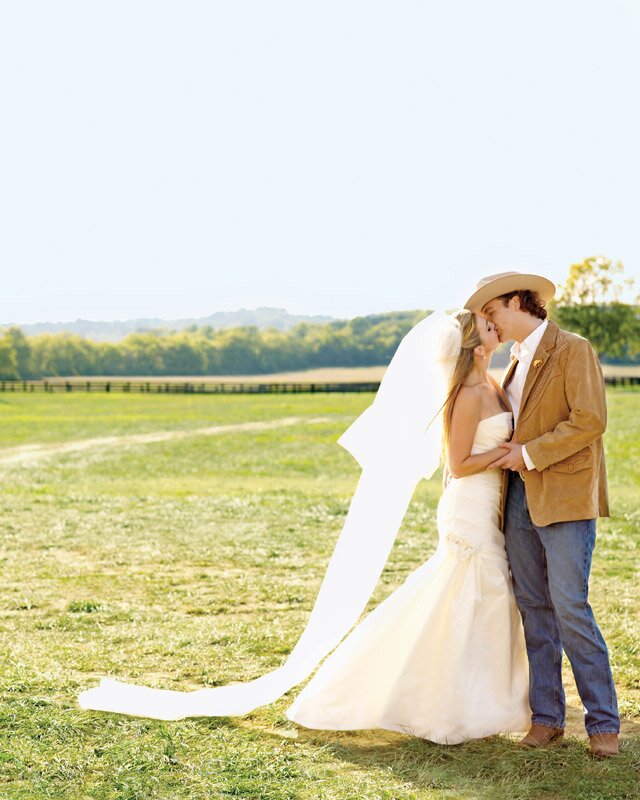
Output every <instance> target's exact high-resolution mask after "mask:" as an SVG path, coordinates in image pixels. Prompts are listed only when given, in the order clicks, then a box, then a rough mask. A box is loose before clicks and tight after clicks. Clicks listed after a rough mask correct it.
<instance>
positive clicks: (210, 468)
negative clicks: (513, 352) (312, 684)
mask: <svg viewBox="0 0 640 800" xmlns="http://www.w3.org/2000/svg"><path fill="white" fill-rule="evenodd" d="M608 397H609V408H610V425H609V430H608V432H607V435H606V446H607V454H608V465H609V473H610V488H611V496H612V506H613V516H612V518H611V519H608V520H603V521H601V522H600V524H599V529H598V530H599V532H598V545H597V548H596V554H595V558H594V566H593V573H592V582H591V587H592V588H591V593H592V594H591V599H592V604H593V606H594V609H595V611H596V615H597V618H598V619H599V622H600V625H601V627H602V629H603V632H604V634H605V637H606V639H607V641H608V644H609V647H610V650H611V657H612V664H613V670H614V676H615V680H616V685H617V687H618V692H619V700H620V707H621V711H622V713H623V715H624V722H623V726H624V739H623V743H622V752H621V755H620V757H619V758H618V759H616V760H611V761H609V762H605V763H600V762H595V761H593V760H592V759H590V758H589V757H588V755H587V750H588V747H587V744H586V736H585V734H584V730H583V727H582V721H581V717H582V712H581V710H580V707H579V703H578V700H577V697H576V694H575V690H574V689H573V682H572V680H571V675H570V672H569V671H566V686H567V689H568V693H569V699H570V702H571V713H570V719H569V732H570V733H571V735H570V736H568V737H567V739H566V740H565V742H564V744H562V745H560V746H557V747H554V748H551V749H549V750H546V751H536V752H525V751H519V750H517V749H516V748H515V747H514V744H513V741H512V740H510V739H508V738H502V737H497V738H495V739H492V740H490V741H482V742H471V743H466V744H463V745H459V746H455V747H445V746H439V745H435V744H432V743H429V742H425V741H422V740H418V739H414V738H412V737H409V736H403V735H400V734H392V733H388V732H384V731H363V732H355V733H334V732H318V731H309V730H305V729H303V728H298V727H297V726H295V725H294V724H293V723H291V722H289V721H288V720H287V719H286V717H285V716H284V711H285V709H286V708H287V706H288V704H289V703H290V702H291V698H292V696H293V695H294V694H295V691H296V690H293V691H292V692H290V693H289V695H288V696H285V697H284V698H281V699H280V700H279V701H278V702H276V703H274V704H273V705H272V706H269V707H265V708H261V709H258V710H257V711H255V712H254V713H252V714H249V715H246V716H245V717H241V718H219V719H194V720H186V721H182V722H175V723H165V722H157V721H152V720H144V719H135V718H127V717H118V716H115V715H105V714H98V713H91V712H84V711H82V710H81V709H79V708H78V706H77V703H76V699H75V698H76V695H77V693H78V692H79V691H80V690H82V689H84V688H87V687H89V686H93V685H95V684H96V682H97V680H98V678H99V677H100V676H102V675H103V674H106V673H111V674H114V675H117V676H119V677H122V678H125V679H138V680H140V681H141V682H145V683H149V684H152V685H156V686H162V687H166V688H180V689H190V688H197V687H201V686H204V685H209V686H213V685H217V684H223V683H228V682H232V681H235V680H247V679H250V678H254V677H257V676H258V675H260V674H262V673H263V672H265V671H267V670H270V669H273V668H274V667H276V666H278V665H279V664H280V663H282V661H283V660H284V658H285V657H286V654H287V653H288V652H289V651H290V650H291V648H292V647H293V645H294V644H295V642H296V640H297V637H298V635H299V634H300V632H301V631H302V629H303V627H304V625H305V621H306V619H307V616H308V614H309V611H310V609H311V606H312V604H313V601H314V598H315V595H316V592H317V589H318V587H319V584H320V581H321V578H322V576H323V574H324V569H325V566H326V563H327V561H328V559H329V557H330V554H331V552H332V548H333V544H334V542H335V540H336V537H337V535H338V534H339V532H340V530H341V527H342V523H343V520H344V515H345V513H346V511H347V508H348V503H349V500H350V498H351V494H352V492H353V489H354V487H355V484H356V481H357V477H358V472H359V471H358V467H357V465H356V464H355V462H354V461H353V460H352V458H351V457H350V456H349V455H348V454H347V453H346V452H345V451H343V450H342V448H340V447H339V446H338V445H337V444H336V443H335V442H336V439H337V437H338V436H339V434H340V433H341V432H342V431H343V430H344V429H345V428H346V427H347V425H348V423H349V422H350V420H352V419H353V418H354V417H355V416H356V415H357V414H358V413H359V412H360V411H361V410H363V409H364V408H365V407H366V406H367V405H368V404H369V402H370V401H371V399H372V396H371V395H349V394H345V395H343V394H340V395H322V396H318V395H315V396H300V395H296V396H286V395H280V396H258V397H255V396H238V397H233V396H171V395H163V396H154V395H151V396H144V395H142V396H133V395H111V396H105V395H69V396H40V395H21V394H16V395H12V396H7V395H4V396H0V409H1V413H0V434H1V437H2V438H1V442H2V448H4V449H0V463H2V456H3V453H4V454H5V455H6V453H8V452H10V453H15V452H18V451H20V452H25V453H27V452H31V453H33V458H31V459H30V460H26V461H24V462H17V463H8V462H7V463H4V464H3V466H2V473H1V475H2V477H1V479H0V480H1V481H2V486H1V491H2V502H3V511H4V515H3V532H2V540H1V544H0V569H1V570H2V580H1V582H0V635H1V637H2V641H1V645H2V646H1V651H0V652H1V654H2V655H1V656H0V658H1V662H0V692H1V705H0V798H1V800H5V798H6V799H9V798H10V799H11V800H14V798H20V799H21V800H22V799H24V800H36V799H37V798H65V800H66V798H74V799H75V798H78V800H79V799H80V798H94V799H98V798H100V800H102V799H103V798H104V799H105V800H106V799H107V798H118V800H143V799H144V800H150V799H151V798H185V799H186V798H190V799H193V800H200V798H203V799H204V798H231V797H243V798H262V799H264V800H285V799H287V798H291V799H293V798H301V799H304V800H307V799H308V800H311V799H314V800H315V798H323V799H326V800H329V799H331V800H334V799H335V800H338V798H339V799H340V800H347V799H349V800H351V799H353V800H356V798H358V799H361V800H374V799H375V798H380V799H381V800H382V799H384V800H409V799H410V798H433V800H444V799H445V798H447V799H452V798H465V799H466V800H471V798H490V799H491V800H493V798H496V799H497V800H500V799H502V798H504V800H506V799H507V798H509V799H510V800H511V799H513V800H560V799H561V798H562V799H565V798H566V799H569V798H571V800H573V798H576V799H577V798H580V800H622V799H623V798H637V797H638V794H639V790H638V786H639V785H640V655H639V649H640V625H639V621H638V620H639V616H640V614H639V612H640V587H639V585H638V523H639V522H640V511H638V489H639V488H640V394H639V393H638V392H622V391H620V390H618V391H611V392H610V393H609V395H608ZM280 418H301V419H300V421H299V422H297V423H296V422H293V423H291V424H289V425H288V426H286V427H272V428H263V429H260V430H243V429H236V430H234V431H229V432H226V433H225V432H222V433H217V434H215V435H208V434H203V433H199V434H198V433H195V431H197V430H200V429H203V428H208V427H211V426H215V425H226V424H238V425H240V424H243V423H248V422H253V421H262V422H269V421H273V420H277V419H280ZM307 418H316V419H320V420H321V421H315V422H312V423H305V419H307ZM322 420H324V421H322ZM156 431H181V432H183V433H184V432H186V431H192V432H194V434H193V435H190V436H183V437H182V438H175V439H167V440H166V441H162V442H154V443H147V444H140V443H132V442H131V440H130V439H127V438H123V439H122V440H116V441H113V440H112V441H110V442H106V443H105V442H102V443H100V441H96V442H95V443H92V444H91V446H90V447H87V448H86V449H84V450H82V451H78V452H73V451H71V452H69V451H67V450H65V449H63V448H60V447H58V445H60V444H63V443H69V442H71V441H73V440H76V439H94V438H95V439H99V438H103V437H131V436H132V435H135V434H149V433H153V432H156ZM34 445H48V447H47V448H45V449H44V450H42V451H36V448H34V447H33V446H34ZM438 494H439V481H438V479H437V478H434V479H433V480H432V481H430V482H422V484H420V486H419V487H418V489H417V491H416V494H415V496H414V499H413V502H412V504H411V506H410V509H409V512H408V514H407V517H406V519H405V522H404V524H403V527H402V530H401V532H400V535H399V537H398V540H397V542H396V545H395V547H394V550H393V552H392V555H391V558H390V560H389V563H388V564H387V567H386V568H385V571H384V573H383V576H382V579H381V581H380V584H379V586H378V588H377V589H376V592H375V595H374V597H373V598H372V601H371V603H370V607H373V605H375V604H376V603H377V602H379V601H380V600H381V599H382V598H383V597H385V596H386V595H387V594H388V593H389V592H390V591H392V590H393V588H394V587H396V586H398V585H399V584H400V583H401V582H402V581H403V580H404V578H405V577H406V575H407V574H408V573H409V571H410V570H412V569H413V568H415V567H416V566H418V565H419V564H420V563H422V562H423V561H424V560H425V559H426V558H428V556H429V555H430V554H431V553H432V552H433V549H434V547H435V543H436V530H435V513H434V512H435V506H436V502H437V498H438Z"/></svg>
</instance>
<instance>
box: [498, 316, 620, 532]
mask: <svg viewBox="0 0 640 800" xmlns="http://www.w3.org/2000/svg"><path fill="white" fill-rule="evenodd" d="M515 366H516V362H515V361H514V362H512V363H511V365H510V366H509V367H508V368H507V371H506V373H505V376H504V378H503V380H502V387H503V388H504V387H506V386H507V384H508V383H509V381H510V379H511V376H512V375H513V372H514V369H515ZM606 425H607V406H606V399H605V392H604V380H603V377H602V369H601V367H600V362H599V361H598V358H597V356H596V354H595V353H594V351H593V348H592V347H591V345H590V344H589V342H588V341H587V339H584V338H583V337H582V336H578V335H577V334H575V333H569V332H568V331H563V330H561V329H560V328H559V327H558V326H557V325H556V324H555V322H551V321H550V322H549V324H548V325H547V329H546V331H545V332H544V334H543V336H542V340H541V341H540V344H539V345H538V349H537V350H536V352H535V355H534V357H533V360H532V362H531V366H530V368H529V372H528V373H527V379H526V381H525V385H524V389H523V391H522V402H521V404H520V416H519V417H518V424H517V426H516V430H515V434H514V438H516V439H517V440H518V441H519V442H520V443H522V444H525V445H526V446H527V453H528V454H529V456H530V457H531V460H532V461H533V464H534V466H535V469H533V470H524V471H523V472H521V473H520V474H521V475H522V477H523V478H524V483H525V493H526V497H527V505H528V507H529V514H530V516H531V520H532V522H533V523H534V524H535V525H539V526H542V525H550V524H551V523H553V522H568V521H570V520H580V519H594V518H595V517H607V516H609V502H608V494H607V475H606V469H605V461H604V449H603V445H602V434H603V433H604V431H605V428H606ZM505 477H506V476H505ZM505 494H506V493H505V492H503V515H504V501H505Z"/></svg>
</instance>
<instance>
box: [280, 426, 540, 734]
mask: <svg viewBox="0 0 640 800" xmlns="http://www.w3.org/2000/svg"><path fill="white" fill-rule="evenodd" d="M510 436H511V414H510V413H509V412H503V413H500V414H496V415H494V416H492V417H488V418H486V419H484V420H482V421H481V422H480V424H479V425H478V429H477V431H476V435H475V439H474V443H473V448H472V451H471V452H472V453H474V454H475V453H481V452H484V451H486V450H490V449H491V448H493V447H495V446H497V445H498V444H500V443H501V442H503V441H505V440H507V439H509V438H510ZM501 483H502V471H501V470H499V469H496V470H490V471H485V472H482V473H479V474H477V475H471V476H469V477H466V478H458V479H451V480H450V482H449V483H448V485H447V487H446V488H445V490H444V492H443V494H442V496H441V498H440V502H439V504H438V514H437V519H438V533H439V542H438V547H437V549H436V551H435V553H434V555H433V556H432V557H431V558H430V559H429V560H428V561H426V562H425V563H424V564H422V566H420V567H418V569H416V570H415V571H414V572H412V573H411V574H410V575H409V577H408V578H407V579H406V581H405V582H404V583H403V584H402V585H401V586H400V587H399V588H398V589H397V590H396V591H394V592H393V593H392V594H391V595H390V596H389V597H387V598H386V599H385V600H384V601H383V602H382V603H380V605H378V606H377V607H376V608H375V609H374V610H373V611H372V612H371V613H370V614H368V615H367V616H366V617H365V618H364V619H363V620H362V621H361V622H360V623H359V624H358V625H357V626H356V627H355V628H354V629H353V630H352V631H351V633H350V634H349V635H348V636H347V637H346V638H345V639H344V640H343V641H342V643H341V644H340V645H339V646H338V647H337V648H336V649H335V650H334V651H333V652H332V653H331V654H330V655H329V656H328V657H327V659H326V660H325V661H324V662H323V664H322V665H321V666H320V668H319V669H318V671H317V672H316V673H315V675H314V676H313V677H312V678H311V680H310V681H309V683H308V684H307V685H306V686H305V688H304V689H303V690H302V691H301V692H300V693H299V694H298V696H297V697H296V699H295V701H294V703H293V705H291V706H290V707H289V709H288V710H287V712H286V714H287V717H288V718H289V719H290V720H293V721H294V722H296V723H298V724H300V725H302V726H304V727H308V728H315V729H322V730H359V729H365V728H385V729H388V730H393V731H401V732H403V733H408V734H412V735H413V736H418V737H421V738H423V739H429V740H431V741H433V742H439V743H442V744H457V743H459V742H463V741H465V740H467V739H476V738H481V737H485V736H490V735H492V734H496V733H506V732H515V731H522V730H526V729H527V728H528V727H529V724H530V715H531V712H530V709H529V703H528V689H529V672H528V662H527V655H526V649H525V642H524V634H523V630H522V622H521V619H520V615H519V612H518V609H517V607H516V604H515V599H514V596H513V591H512V588H511V579H510V575H509V567H508V564H507V557H506V552H505V548H504V537H503V535H502V532H501V531H500V528H499V525H498V521H499V509H500V491H501Z"/></svg>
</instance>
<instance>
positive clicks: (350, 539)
mask: <svg viewBox="0 0 640 800" xmlns="http://www.w3.org/2000/svg"><path fill="white" fill-rule="evenodd" d="M461 338H462V336H461V329H460V324H459V322H458V321H457V319H455V317H454V316H450V315H447V314H445V313H442V312H435V313H433V314H431V315H430V316H428V317H426V318H425V319H423V320H421V321H420V322H419V323H418V324H417V325H415V326H414V327H413V328H412V329H411V330H410V331H409V333H407V335H406V336H405V337H404V338H403V339H402V341H401V342H400V344H399V346H398V348H397V350H396V352H395V354H394V356H393V359H392V360H391V363H390V364H389V366H388V368H387V370H386V372H385V374H384V377H383V379H382V382H381V384H380V388H379V390H378V392H377V394H376V397H375V399H374V401H373V403H372V404H371V405H370V406H369V407H368V408H367V409H366V410H365V411H364V412H363V413H362V414H361V415H360V416H359V417H358V418H357V419H356V420H355V422H353V424H352V425H351V426H350V427H349V428H348V429H347V430H346V431H345V432H344V433H343V434H342V436H341V437H340V438H339V439H338V443H339V444H340V445H342V447H344V448H345V449H346V450H347V451H349V452H350V453H351V454H352V455H353V456H354V458H355V459H356V460H357V461H358V463H359V464H360V466H361V467H362V473H361V475H360V479H359V481H358V484H357V486H356V490H355V493H354V495H353V497H352V499H351V504H350V506H349V511H348V514H347V517H346V520H345V524H344V527H343V529H342V532H341V534H340V536H339V537H338V541H337V543H336V546H335V550H334V552H333V555H332V556H331V560H330V561H329V565H328V567H327V571H326V573H325V576H324V578H323V581H322V585H321V587H320V591H319V593H318V596H317V598H316V602H315V604H314V607H313V610H312V612H311V615H310V617H309V621H308V622H307V626H306V628H305V629H304V631H303V633H302V635H301V636H300V639H299V640H298V642H297V644H296V646H295V647H294V649H293V650H292V651H291V653H290V655H289V657H288V658H287V660H286V661H285V662H284V664H283V665H282V666H281V667H278V668H277V669H275V670H273V671H272V672H269V673H267V674H265V675H263V676H261V677H260V678H256V679H255V680H252V681H248V682H246V683H237V684H231V685H228V686H217V687H215V688H207V689H198V690H196V691H192V692H181V691H173V690H167V689H152V688H149V687H146V686H137V685H133V684H127V683H122V682H120V681H117V680H113V679H109V678H103V679H102V681H101V682H100V685H99V686H98V687H96V688H94V689H89V690H87V691H84V692H82V693H81V694H80V695H79V698H78V700H79V703H80V705H81V706H82V708H86V709H95V710H97V711H113V712H117V713H120V714H132V715H135V716H143V717H154V718H157V719H166V720H170V719H182V718H184V717H199V716H235V715H241V714H246V713H248V712H249V711H252V710H253V709H254V708H257V707H258V706H262V705H266V704H268V703H271V702H273V701H274V700H276V699H277V698H278V697H280V696H281V695H282V694H284V693H285V692H286V691H287V690H289V689H290V688H292V687H293V686H295V685H296V684H298V683H300V681H302V680H304V678H306V677H307V676H308V675H310V674H311V672H313V670H314V669H315V668H316V667H317V665H318V664H319V662H320V661H321V660H322V659H323V658H324V657H325V656H326V655H327V654H328V653H329V652H330V651H331V650H333V649H334V648H335V647H336V646H337V645H338V644H339V643H340V641H341V640H342V639H343V637H344V636H345V635H346V634H347V633H348V632H349V630H350V629H351V628H352V627H353V625H354V624H355V623H356V622H357V621H358V618H359V617H360V615H361V614H362V612H363V611H364V609H365V607H366V605H367V602H368V600H369V598H370V597H371V594H372V592H373V590H374V588H375V586H376V583H377V581H378V578H379V576H380V573H381V572H382V569H383V567H384V565H385V563H386V561H387V558H388V556H389V551H390V550H391V546H392V545H393V542H394V541H395V538H396V536H397V534H398V530H399V529H400V526H401V524H402V521H403V519H404V516H405V513H406V510H407V507H408V505H409V502H410V500H411V497H412V495H413V492H414V490H415V487H416V484H417V483H418V481H419V480H420V479H421V478H430V477H431V476H432V475H433V473H434V472H435V470H436V469H437V467H438V465H439V463H440V454H441V441H442V406H443V404H444V402H445V398H446V391H447V386H448V382H449V378H450V376H451V373H452V370H453V367H454V366H455V362H456V360H457V357H458V355H459V353H460V345H461Z"/></svg>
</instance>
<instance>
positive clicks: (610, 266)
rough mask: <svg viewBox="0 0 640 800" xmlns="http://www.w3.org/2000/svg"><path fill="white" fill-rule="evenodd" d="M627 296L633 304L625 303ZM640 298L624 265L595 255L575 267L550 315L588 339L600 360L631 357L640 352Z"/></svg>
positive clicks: (550, 308) (573, 265) (570, 270)
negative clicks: (603, 358)
mask: <svg viewBox="0 0 640 800" xmlns="http://www.w3.org/2000/svg"><path fill="white" fill-rule="evenodd" d="M625 294H627V295H629V296H630V297H631V298H632V300H633V302H632V303H625V302H623V297H624V296H625ZM638 303H640V297H639V296H638V295H637V293H636V286H635V281H634V280H633V278H627V277H625V276H624V266H623V264H622V262H620V261H617V262H613V261H612V260H611V259H610V258H606V256H591V257H590V258H585V259H584V261H581V262H580V263H578V264H572V265H571V267H570V269H569V277H568V278H567V281H566V282H565V283H564V284H562V285H561V286H560V292H559V294H558V296H557V297H556V298H555V299H554V300H553V301H552V302H551V303H550V304H549V312H550V314H551V316H552V317H554V319H555V320H556V321H557V323H558V324H559V325H560V326H561V327H562V328H566V329H567V330H570V331H574V332H575V333H579V334H580V335H581V336H584V337H585V338H587V339H588V340H589V341H590V342H591V344H592V345H593V347H594V349H595V350H596V352H597V353H598V355H599V356H600V357H610V358H630V357H633V356H635V355H637V354H638V353H640V309H639V307H638Z"/></svg>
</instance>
